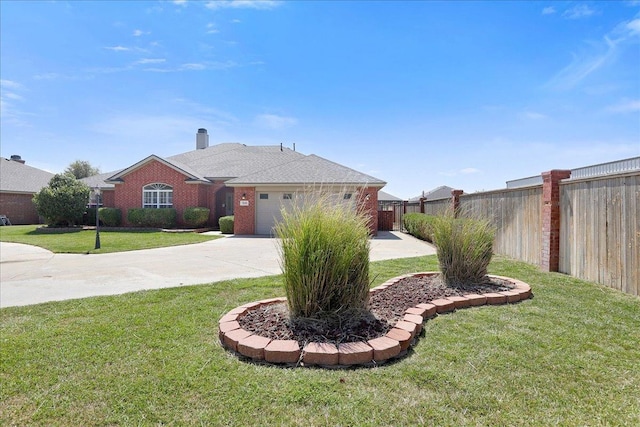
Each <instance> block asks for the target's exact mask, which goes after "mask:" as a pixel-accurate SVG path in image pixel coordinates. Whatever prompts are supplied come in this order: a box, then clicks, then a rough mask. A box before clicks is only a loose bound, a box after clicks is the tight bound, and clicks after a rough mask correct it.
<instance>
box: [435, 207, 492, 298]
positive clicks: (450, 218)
mask: <svg viewBox="0 0 640 427" xmlns="http://www.w3.org/2000/svg"><path fill="white" fill-rule="evenodd" d="M494 239H495V227H493V225H492V224H491V222H490V221H488V220H486V219H478V218H455V217H454V215H453V214H452V213H448V214H445V215H442V216H439V217H437V219H436V220H435V221H434V223H433V242H434V244H435V245H436V248H437V249H438V263H439V264H440V271H441V273H442V279H443V280H444V282H445V283H446V284H447V285H448V286H465V285H466V286H469V285H475V284H479V283H483V282H486V281H487V277H486V276H487V267H488V266H489V263H490V262H491V257H492V256H493V241H494Z"/></svg>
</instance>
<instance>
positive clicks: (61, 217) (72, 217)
mask: <svg viewBox="0 0 640 427" xmlns="http://www.w3.org/2000/svg"><path fill="white" fill-rule="evenodd" d="M90 193H91V189H90V188H89V187H88V186H87V185H86V184H85V183H83V182H82V181H78V180H77V179H76V178H75V177H74V176H73V175H67V174H57V175H54V176H53V178H51V180H50V181H49V185H48V186H46V187H44V188H42V189H41V190H40V191H39V192H37V193H36V194H35V195H34V196H33V204H34V205H35V206H36V211H37V212H38V215H40V216H42V217H44V218H45V219H46V221H47V224H49V225H64V226H72V225H75V224H77V223H80V222H81V221H82V215H83V214H84V212H85V210H86V207H87V202H88V201H89V195H90ZM94 214H95V212H94Z"/></svg>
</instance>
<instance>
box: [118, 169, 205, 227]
mask: <svg viewBox="0 0 640 427" xmlns="http://www.w3.org/2000/svg"><path fill="white" fill-rule="evenodd" d="M186 179H187V177H186V176H185V175H183V174H182V173H180V172H178V171H176V170H175V169H173V168H171V167H169V166H167V165H165V164H164V163H161V162H159V161H157V160H152V161H150V162H149V163H146V164H145V165H143V166H141V167H140V168H138V169H136V170H134V171H132V172H130V173H128V174H127V175H125V176H124V177H123V180H124V182H122V183H118V184H116V188H115V192H114V193H115V194H114V200H113V206H114V207H116V208H118V209H121V210H122V221H123V224H124V225H125V226H126V225H130V224H129V223H128V222H127V212H128V210H129V209H132V208H141V207H142V188H143V187H144V186H146V185H149V184H154V183H160V184H166V185H170V186H171V187H173V207H174V208H175V209H176V211H177V214H178V227H184V226H185V224H184V221H183V220H182V214H183V212H184V209H185V208H187V207H193V206H199V207H207V208H209V209H212V206H211V204H210V199H213V196H212V193H211V192H210V191H209V190H210V186H209V185H208V184H188V183H186V182H185V180H186ZM214 206H215V205H214Z"/></svg>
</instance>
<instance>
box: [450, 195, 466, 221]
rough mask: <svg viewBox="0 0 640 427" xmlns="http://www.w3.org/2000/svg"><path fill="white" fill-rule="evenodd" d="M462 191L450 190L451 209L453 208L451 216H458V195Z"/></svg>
mask: <svg viewBox="0 0 640 427" xmlns="http://www.w3.org/2000/svg"><path fill="white" fill-rule="evenodd" d="M463 193H464V191H462V190H451V209H452V210H453V216H454V217H455V218H457V217H458V211H459V210H460V196H461V195H462V194H463Z"/></svg>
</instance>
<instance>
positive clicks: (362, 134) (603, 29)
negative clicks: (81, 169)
mask: <svg viewBox="0 0 640 427" xmlns="http://www.w3.org/2000/svg"><path fill="white" fill-rule="evenodd" d="M0 19H1V22H0V24H1V25H0V31H1V34H0V35H1V37H0V55H1V57H0V78H1V80H2V85H1V96H2V105H1V107H2V110H1V123H0V126H1V142H0V154H1V155H2V157H9V156H11V155H12V154H18V155H21V156H22V157H23V159H25V160H26V161H27V164H29V165H32V166H35V167H39V168H42V169H46V170H49V171H51V172H61V171H62V170H63V169H64V168H65V167H66V166H67V165H69V164H70V163H71V162H72V161H74V160H88V161H89V162H91V163H92V164H93V165H94V166H98V167H99V168H100V169H101V170H102V171H103V172H108V171H112V170H117V169H121V168H123V167H126V166H129V165H131V164H133V163H135V162H137V161H138V160H141V159H143V158H145V157H147V156H148V155H150V154H156V155H159V156H169V155H173V154H178V153H182V152H185V151H189V150H192V149H194V148H195V134H196V131H197V129H198V128H200V127H204V128H207V129H208V132H209V134H210V143H211V144H214V143H220V142H242V143H245V144H248V145H262V144H280V143H283V144H284V145H285V146H289V147H291V146H292V145H293V144H294V143H295V144H296V149H297V150H298V151H300V152H302V153H305V154H317V155H319V156H322V157H325V158H328V159H330V160H333V161H336V162H338V163H341V164H344V165H346V166H349V167H352V168H354V169H357V170H359V171H361V172H365V173H368V174H371V175H373V176H375V177H377V178H380V179H383V180H385V181H387V182H388V185H387V187H386V188H385V190H386V191H388V192H390V193H392V194H394V195H396V196H399V197H402V198H408V197H411V196H416V195H418V194H420V192H421V191H422V190H430V189H433V188H435V187H438V186H440V185H449V186H451V187H455V188H459V189H462V190H465V192H474V191H479V190H491V189H496V188H503V187H504V186H505V181H507V180H511V179H517V178H522V177H527V176H532V175H537V174H539V173H540V172H543V171H546V170H550V169H557V168H575V167H580V166H587V165H591V164H595V163H601V162H607V161H612V160H618V159H624V158H629V157H634V156H638V155H640V2H638V1H620V2H614V1H606V2H589V1H580V2H560V1H540V2H537V1H536V2H533V1H532V2H521V1H518V2H506V1H500V2H498V1H495V2H480V1H474V2H463V1H456V2H418V1H412V2H383V1H377V2H367V1H357V2H346V1H345V2H340V1H331V2H329V1H326V2H313V1H297V2H293V1H290V2H277V1H216V2H207V1H148V2H142V1H139V2H136V1H130V2H117V1H101V2H91V1H82V2H80V1H47V2H37V1H27V2H25V1H2V2H0Z"/></svg>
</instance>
